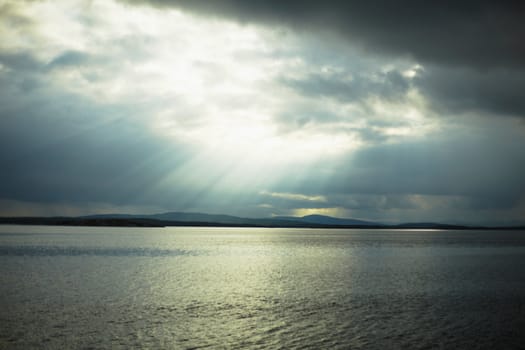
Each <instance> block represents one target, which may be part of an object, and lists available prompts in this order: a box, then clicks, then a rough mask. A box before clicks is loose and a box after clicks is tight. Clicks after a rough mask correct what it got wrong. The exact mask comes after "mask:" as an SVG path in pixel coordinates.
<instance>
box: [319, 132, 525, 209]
mask: <svg viewBox="0 0 525 350" xmlns="http://www.w3.org/2000/svg"><path fill="white" fill-rule="evenodd" d="M476 132H477V133H476V134H469V132H468V131H466V132H465V133H458V132H452V133H451V135H446V136H445V135H441V136H440V137H435V138H434V139H433V140H425V141H413V142H405V143H399V144H394V145H388V144H382V145H377V146H373V147H369V148H365V149H362V150H360V151H358V152H356V154H355V156H354V157H353V159H352V162H351V163H350V162H349V164H351V165H350V166H345V165H341V167H340V168H339V169H338V172H337V173H336V174H334V176H333V178H332V180H331V181H330V187H331V188H330V189H329V191H332V192H334V193H361V194H421V195H445V196H447V195H448V196H465V197H467V198H471V201H472V206H476V205H479V206H486V205H487V203H490V205H491V206H493V207H495V208H497V207H500V208H501V207H511V206H513V205H515V204H516V203H517V202H518V201H519V200H520V199H522V198H524V197H525V185H524V183H523V178H525V154H524V153H523V149H524V147H525V141H524V140H522V139H520V135H521V136H523V133H521V134H520V133H514V132H513V131H512V130H502V129H500V130H494V131H490V130H487V129H485V130H477V131H476ZM505 135H506V136H505ZM445 145H446V147H445ZM477 202H478V204H476V203H477Z"/></svg>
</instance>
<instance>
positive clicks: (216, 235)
mask: <svg viewBox="0 0 525 350" xmlns="http://www.w3.org/2000/svg"><path fill="white" fill-rule="evenodd" d="M0 268H1V272H0V348H1V349H28V348H39V349H46V348H48V349H63V348H69V349H82V348H86V349H87V348H89V349H99V348H122V349H129V348H155V349H157V348H166V349H170V348H173V349H199V348H211V349H222V348H233V349H259V348H260V349H338V348H339V349H349V348H351V349H361V348H362V349H441V348H442V349H494V348H500V349H520V348H521V349H523V348H525V232H522V231H520V232H517V231H515V232H509V231H507V232H504V231H499V232H498V231H421V230H314V229H258V228H257V229H255V228H254V229H251V228H164V229H162V228H86V227H52V226H50V227H43V226H0Z"/></svg>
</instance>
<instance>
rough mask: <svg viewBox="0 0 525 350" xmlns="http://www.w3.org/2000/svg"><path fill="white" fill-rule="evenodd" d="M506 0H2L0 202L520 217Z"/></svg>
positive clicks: (136, 209) (515, 8) (15, 210)
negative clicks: (433, 0) (431, 0)
mask: <svg viewBox="0 0 525 350" xmlns="http://www.w3.org/2000/svg"><path fill="white" fill-rule="evenodd" d="M523 18H525V5H524V4H521V3H520V2H516V1H450V2H448V1H440V2H437V1H436V2H430V1H415V0H414V1H386V0H382V1H381V0H380V1H372V0H369V1H353V0H345V1H338V0H323V1H299V0H292V1H282V0H269V1H259V0H251V1H250V0H214V1H202V0H191V1H190V0H180V1H177V0H173V1H169V0H165V1H162V0H157V1H153V0H152V1H146V0H144V1H140V0H136V1H132V0H129V1H123V0H122V1H113V0H108V1H97V0H92V1H87V0H86V1H82V0H79V1H77V0H63V1H62V0H59V1H55V0H53V1H5V0H0V164H1V171H0V214H1V215H4V216H5V215H81V214H92V213H108V212H121V213H154V212H163V211H198V212H209V213H223V214H232V215H240V216H248V217H269V216H272V215H298V216H302V215H307V214H313V213H319V214H327V215H332V216H339V217H353V218H359V219H368V220H378V221H383V222H403V221H442V222H451V223H479V224H516V223H522V224H523V223H525V93H524V92H525V40H524V39H523V38H525V21H523Z"/></svg>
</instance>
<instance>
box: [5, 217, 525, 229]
mask: <svg viewBox="0 0 525 350" xmlns="http://www.w3.org/2000/svg"><path fill="white" fill-rule="evenodd" d="M0 225H44V226H85V227H151V228H154V227H246V228H249V227H253V228H258V227H259V228H312V229H316V228H317V229H375V230H380V229H403V230H406V229H420V230H425V229H435V230H525V227H523V226H466V225H449V224H433V223H429V224H426V223H406V224H399V225H380V224H376V225H332V224H313V223H301V222H294V221H289V222H286V223H278V224H253V223H219V222H200V221H172V220H157V219H142V218H133V219H128V218H126V219H120V218H85V217H81V218H76V217H0Z"/></svg>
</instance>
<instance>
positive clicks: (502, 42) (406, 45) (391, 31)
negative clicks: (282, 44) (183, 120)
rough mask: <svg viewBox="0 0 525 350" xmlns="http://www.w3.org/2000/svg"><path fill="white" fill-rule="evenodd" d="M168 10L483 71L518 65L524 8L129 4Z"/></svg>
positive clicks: (241, 0)
mask: <svg viewBox="0 0 525 350" xmlns="http://www.w3.org/2000/svg"><path fill="white" fill-rule="evenodd" d="M131 2H134V3H148V4H152V5H157V6H176V7H181V8H185V9H190V10H193V11H198V12H201V13H205V14H207V15H223V16H228V17H232V18H235V19H237V20H239V21H241V22H249V21H258V22H270V23H279V24H285V25H290V26H292V27H296V28H301V29H311V30H314V31H318V30H323V29H328V30H333V31H335V32H337V33H339V34H341V35H343V36H344V37H345V38H347V39H348V40H349V41H352V42H354V43H355V42H358V43H359V44H361V45H363V46H365V47H367V48H370V49H372V50H377V51H380V52H391V53H393V54H395V55H406V54H408V55H413V56H414V57H415V58H416V59H417V60H423V61H426V62H427V61H428V62H437V63H445V64H448V63H450V64H460V65H467V66H469V67H470V66H473V65H474V66H476V67H479V68H487V67H499V66H504V67H508V66H511V67H522V68H523V66H524V65H525V46H524V45H523V37H524V36H525V25H524V23H523V17H524V15H525V5H524V4H523V3H522V2H519V1H489V0H488V1H478V0H468V1H417V0H408V1H387V0H379V1H356V0H355V1H354V0H350V1H348V0H325V1H317V0H315V1H311V0H310V1H304V0H289V1H279V0H270V1H259V0H214V1H208V0H147V1H143V0H131Z"/></svg>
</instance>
